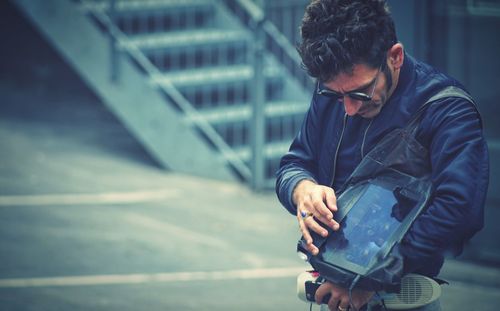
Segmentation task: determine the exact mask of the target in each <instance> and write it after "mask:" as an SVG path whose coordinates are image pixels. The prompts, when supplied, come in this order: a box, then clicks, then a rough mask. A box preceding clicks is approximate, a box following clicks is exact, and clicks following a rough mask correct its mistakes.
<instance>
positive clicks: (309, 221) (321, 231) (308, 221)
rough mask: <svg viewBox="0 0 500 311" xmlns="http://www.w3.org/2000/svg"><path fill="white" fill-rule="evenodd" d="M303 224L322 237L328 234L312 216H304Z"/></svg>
mask: <svg viewBox="0 0 500 311" xmlns="http://www.w3.org/2000/svg"><path fill="white" fill-rule="evenodd" d="M304 224H305V225H306V226H307V228H308V229H311V230H312V231H314V232H316V233H317V234H319V235H321V236H322V237H326V236H327V235H328V231H327V230H326V229H325V228H323V227H322V226H321V225H320V224H318V223H317V222H316V220H315V219H314V218H313V217H307V218H304Z"/></svg>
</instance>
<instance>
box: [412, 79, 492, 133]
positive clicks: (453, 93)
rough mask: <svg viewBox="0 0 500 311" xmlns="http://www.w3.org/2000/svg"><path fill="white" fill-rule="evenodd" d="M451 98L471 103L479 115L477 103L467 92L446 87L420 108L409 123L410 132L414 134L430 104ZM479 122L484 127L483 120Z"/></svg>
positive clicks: (454, 87) (453, 87)
mask: <svg viewBox="0 0 500 311" xmlns="http://www.w3.org/2000/svg"><path fill="white" fill-rule="evenodd" d="M450 97H458V98H463V99H465V100H467V101H469V102H470V103H472V105H473V106H474V108H475V109H476V111H477V112H478V114H479V110H478V109H477V106H476V103H475V102H474V100H473V99H472V97H471V96H470V95H469V94H468V93H467V92H465V91H464V90H462V89H461V88H458V87H456V86H448V87H445V88H444V89H442V90H440V91H439V92H437V93H436V94H434V95H433V96H432V97H431V98H429V99H428V100H427V101H426V102H425V103H424V104H423V105H422V106H420V108H418V110H417V112H416V113H415V115H414V116H413V117H412V118H411V120H410V121H409V122H408V125H407V126H406V128H407V129H408V130H409V131H410V132H413V133H414V131H415V130H416V128H417V126H418V124H419V123H420V118H421V116H422V114H423V113H424V111H425V109H427V107H428V106H430V104H432V103H434V102H435V101H438V100H440V99H443V98H450ZM479 120H480V122H481V126H482V121H481V118H480V119H479Z"/></svg>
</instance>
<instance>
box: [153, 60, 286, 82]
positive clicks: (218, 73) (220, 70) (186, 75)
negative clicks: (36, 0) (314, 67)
mask: <svg viewBox="0 0 500 311" xmlns="http://www.w3.org/2000/svg"><path fill="white" fill-rule="evenodd" d="M264 75H265V76H266V77H267V78H271V79H273V78H280V77H281V76H282V75H281V70H280V69H279V68H278V67H275V66H267V67H266V68H265V69H264ZM252 77H253V68H252V66H248V65H238V66H227V67H222V66H221V67H215V68H207V69H202V70H183V71H179V72H174V73H165V74H161V75H157V76H153V77H152V78H151V80H152V83H154V84H159V85H161V84H173V85H175V86H177V87H182V86H194V85H207V84H210V85H212V84H220V83H233V82H237V81H245V80H250V79H252Z"/></svg>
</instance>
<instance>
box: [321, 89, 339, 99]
mask: <svg viewBox="0 0 500 311" xmlns="http://www.w3.org/2000/svg"><path fill="white" fill-rule="evenodd" d="M318 94H319V95H323V96H326V97H330V98H339V97H340V96H341V95H340V94H338V93H336V92H333V91H330V90H319V91H318Z"/></svg>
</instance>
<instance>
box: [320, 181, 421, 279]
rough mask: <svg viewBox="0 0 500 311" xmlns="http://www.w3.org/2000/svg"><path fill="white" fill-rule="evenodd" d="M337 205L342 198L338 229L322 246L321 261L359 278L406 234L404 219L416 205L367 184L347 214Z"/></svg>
mask: <svg viewBox="0 0 500 311" xmlns="http://www.w3.org/2000/svg"><path fill="white" fill-rule="evenodd" d="M398 199H399V201H398ZM403 201H404V202H403ZM340 203H342V197H340V198H339V200H338V204H339V212H338V215H337V216H338V217H339V219H340V229H339V230H338V231H335V232H332V233H331V234H330V236H329V237H328V239H327V240H326V242H325V244H324V245H323V247H324V249H323V252H322V256H323V260H324V261H326V262H328V263H331V264H334V265H335V266H338V267H341V268H344V269H347V270H350V271H352V272H356V273H358V274H361V275H364V274H365V273H366V272H368V270H369V269H370V267H371V266H372V265H373V263H376V258H377V256H382V257H383V256H385V255H386V254H387V253H388V252H389V251H390V249H391V248H392V246H393V245H394V243H395V242H396V241H398V240H399V239H400V238H401V235H402V234H404V233H405V232H406V230H407V228H408V226H409V225H408V219H406V218H407V216H408V214H409V212H410V211H412V209H414V207H415V206H416V205H418V204H417V203H418V202H415V201H405V200H401V199H400V198H397V197H396V195H395V192H394V191H391V190H388V189H386V188H384V187H381V186H379V185H376V184H371V183H367V184H366V186H365V187H364V189H363V190H362V191H361V193H359V194H358V195H355V198H354V199H350V201H349V202H348V204H346V205H349V207H348V210H347V211H346V207H344V209H343V206H341V205H340ZM336 218H337V217H336ZM413 218H414V217H413ZM405 219H406V221H405Z"/></svg>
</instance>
